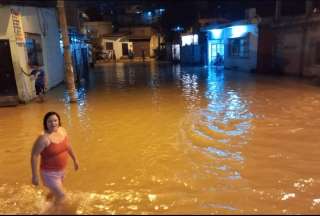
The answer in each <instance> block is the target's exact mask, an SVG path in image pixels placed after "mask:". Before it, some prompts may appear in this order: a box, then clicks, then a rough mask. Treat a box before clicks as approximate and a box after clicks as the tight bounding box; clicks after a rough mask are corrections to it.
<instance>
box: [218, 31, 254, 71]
mask: <svg viewBox="0 0 320 216" xmlns="http://www.w3.org/2000/svg"><path fill="white" fill-rule="evenodd" d="M247 32H248V34H249V55H248V57H233V56H230V53H229V52H230V51H229V38H231V37H233V36H232V29H231V28H226V29H225V30H224V34H223V37H224V42H225V48H224V50H225V57H224V66H225V67H226V68H233V67H236V68H238V69H239V70H245V71H250V70H251V69H256V67H257V50H258V28H257V26H256V25H247ZM246 34H247V33H246Z"/></svg>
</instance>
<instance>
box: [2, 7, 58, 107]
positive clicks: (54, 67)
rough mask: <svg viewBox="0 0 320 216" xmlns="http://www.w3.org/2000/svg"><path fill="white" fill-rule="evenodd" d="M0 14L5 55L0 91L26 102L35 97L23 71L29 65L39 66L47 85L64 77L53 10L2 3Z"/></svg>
mask: <svg viewBox="0 0 320 216" xmlns="http://www.w3.org/2000/svg"><path fill="white" fill-rule="evenodd" d="M0 14H1V21H0V43H1V46H0V47H1V55H4V56H6V58H5V62H3V63H1V68H0V70H1V74H2V75H0V83H1V85H0V86H2V87H0V94H1V95H4V96H8V95H11V96H16V97H17V98H18V99H19V101H20V102H28V101H30V100H31V99H33V98H34V97H35V89H34V80H32V79H30V77H29V76H27V75H26V74H28V73H30V65H32V64H35V63H36V64H39V65H40V66H42V68H43V69H44V71H45V73H46V76H47V81H48V88H52V87H54V86H56V85H58V84H59V83H61V82H62V81H63V80H64V68H63V56H62V53H61V51H60V46H59V44H60V43H59V40H60V35H59V27H58V22H57V20H58V19H57V13H56V10H55V9H53V8H38V7H26V6H10V5H5V6H2V7H0ZM7 79H9V80H7ZM4 83H10V84H6V85H4Z"/></svg>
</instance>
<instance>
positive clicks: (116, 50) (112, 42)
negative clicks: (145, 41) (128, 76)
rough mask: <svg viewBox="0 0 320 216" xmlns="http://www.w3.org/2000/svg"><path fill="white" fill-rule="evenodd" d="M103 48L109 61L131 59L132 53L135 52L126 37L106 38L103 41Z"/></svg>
mask: <svg viewBox="0 0 320 216" xmlns="http://www.w3.org/2000/svg"><path fill="white" fill-rule="evenodd" d="M101 47H103V53H105V55H106V56H105V59H108V60H119V59H122V58H129V56H130V53H132V52H133V45H132V42H130V41H129V40H128V38H127V37H126V36H122V37H121V36H119V37H115V36H114V35H111V36H104V37H103V38H102V40H101Z"/></svg>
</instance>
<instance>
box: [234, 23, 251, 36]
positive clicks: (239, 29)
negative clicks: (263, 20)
mask: <svg viewBox="0 0 320 216" xmlns="http://www.w3.org/2000/svg"><path fill="white" fill-rule="evenodd" d="M230 28H231V37H230V38H237V37H241V36H243V35H244V34H245V33H247V32H248V27H247V26H246V25H239V26H232V27H230Z"/></svg>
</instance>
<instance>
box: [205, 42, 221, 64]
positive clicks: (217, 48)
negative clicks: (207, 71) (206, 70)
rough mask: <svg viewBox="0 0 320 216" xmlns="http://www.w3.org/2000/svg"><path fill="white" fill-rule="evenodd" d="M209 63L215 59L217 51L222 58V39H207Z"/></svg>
mask: <svg viewBox="0 0 320 216" xmlns="http://www.w3.org/2000/svg"><path fill="white" fill-rule="evenodd" d="M208 52H209V53H208V56H209V64H213V63H214V62H215V60H216V57H217V53H219V54H220V56H221V57H222V59H224V43H223V40H211V41H209V49H208Z"/></svg>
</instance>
